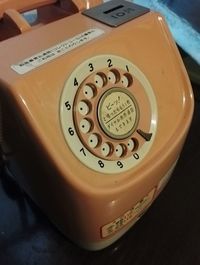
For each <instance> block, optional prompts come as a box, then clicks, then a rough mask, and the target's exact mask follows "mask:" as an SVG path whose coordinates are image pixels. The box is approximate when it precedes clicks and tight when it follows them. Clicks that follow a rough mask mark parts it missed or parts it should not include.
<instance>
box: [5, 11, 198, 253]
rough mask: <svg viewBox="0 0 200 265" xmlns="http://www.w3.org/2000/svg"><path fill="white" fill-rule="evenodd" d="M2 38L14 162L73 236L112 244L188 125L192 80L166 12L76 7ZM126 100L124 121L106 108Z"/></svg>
mask: <svg viewBox="0 0 200 265" xmlns="http://www.w3.org/2000/svg"><path fill="white" fill-rule="evenodd" d="M71 25H73V26H71ZM89 29H97V30H101V31H102V32H103V33H102V34H101V35H100V36H98V37H97V38H95V39H93V40H92V41H90V42H88V43H87V44H84V45H82V46H79V47H78V48H75V49H73V50H71V51H70V52H68V53H65V54H64V55H62V56H60V57H58V58H56V59H54V60H52V61H50V62H47V63H45V64H43V65H41V66H40V67H38V68H36V69H34V70H32V71H29V72H28V73H26V74H23V75H19V74H17V73H16V72H14V71H13V69H11V67H10V66H11V65H13V64H15V63H17V62H19V61H21V60H23V59H25V58H28V57H30V56H32V55H34V54H37V53H38V52H40V51H42V50H45V49H47V48H49V47H51V46H54V45H56V44H59V43H61V42H62V41H63V40H66V39H70V38H72V37H73V36H76V35H78V34H80V33H82V32H85V31H87V30H89ZM0 46H1V51H0V56H1V62H0V66H1V79H0V94H1V95H0V102H1V111H2V125H3V140H4V141H3V145H2V147H3V150H4V153H5V155H6V159H7V160H8V168H9V170H10V171H11V172H12V173H13V175H14V176H15V178H16V179H17V181H18V182H19V183H20V185H21V186H22V187H23V189H24V190H25V191H26V192H27V193H28V194H29V195H30V196H31V198H32V199H33V200H34V201H35V202H36V203H37V204H38V205H39V207H40V208H41V209H42V210H43V211H44V212H45V213H46V215H47V216H48V217H49V218H50V220H51V221H52V222H53V223H55V224H56V226H57V227H58V228H59V230H61V231H62V232H63V233H64V234H66V235H67V236H68V237H69V238H71V239H72V240H73V241H75V242H76V243H78V244H79V245H81V246H83V247H84V248H88V249H101V248H104V247H106V246H107V245H109V244H111V243H112V242H114V241H115V240H117V239H118V238H119V237H120V236H121V235H122V234H123V233H124V232H125V231H127V230H128V229H129V228H130V227H131V226H132V225H133V224H134V223H135V222H136V221H137V220H138V219H139V218H140V216H141V215H142V214H143V212H144V211H145V210H146V209H147V208H148V207H149V206H150V205H151V203H152V202H153V201H154V199H155V198H156V197H157V195H158V194H159V193H160V191H161V190H162V188H163V187H164V186H165V184H166V183H167V181H168V179H169V177H170V175H171V173H172V171H173V168H174V166H175V164H176V162H177V160H178V158H179V155H180V153H181V150H182V148H183V145H184V141H185V138H186V135H187V132H188V129H189V126H190V122H191V118H192V113H193V95H192V89H191V86H190V82H189V79H188V76H187V74H186V71H185V68H184V65H183V63H182V60H181V57H180V55H179V53H178V50H177V47H176V45H175V43H174V41H173V39H172V37H171V34H170V32H169V30H168V28H167V26H166V23H165V21H164V19H163V18H162V16H161V15H160V14H158V13H154V12H148V13H147V14H145V15H143V16H140V17H138V18H136V19H134V20H132V21H130V22H128V23H125V24H123V25H121V26H119V27H116V28H112V27H109V26H107V25H104V24H102V23H100V22H97V21H95V20H92V19H90V18H88V17H86V16H84V15H82V14H81V13H77V14H74V15H72V16H70V17H67V18H64V19H61V20H58V21H56V22H54V23H50V24H48V25H45V26H43V27H39V28H37V29H34V30H32V31H29V32H26V33H25V34H22V35H20V36H17V37H15V38H11V39H8V40H6V41H3V42H2V43H1V44H0ZM16 50H17V51H18V52H17V53H16ZM76 81H77V83H76ZM96 81H98V82H99V83H98V82H97V83H95V82H96ZM122 81H123V82H122ZM85 91H86V92H87V93H86V95H84V93H85ZM2 99H3V100H2ZM127 102H129V103H130V105H127V106H125V105H124V109H123V107H122V109H121V111H122V112H123V114H124V117H125V118H124V120H123V119H122V120H121V122H122V123H123V122H127V124H128V121H126V120H127V119H128V118H127V117H129V116H130V117H129V118H130V122H131V124H129V125H128V126H129V127H128V129H127V130H126V129H125V130H123V129H122V128H121V126H120V124H121V123H120V121H117V118H116V123H115V124H113V125H111V121H110V120H109V121H107V120H106V119H107V118H108V113H106V112H105V110H107V111H108V110H109V109H110V107H111V105H110V104H112V108H114V107H115V108H116V109H117V104H120V103H121V105H122V104H123V103H124V104H125V103H127ZM113 104H114V107H113ZM126 107H127V108H130V111H129V112H128V110H129V109H128V110H127V109H126V110H125V108H126ZM116 111H118V112H117V113H116V115H118V116H119V113H120V110H116ZM131 111H132V112H133V113H132V114H130V112H131ZM110 114H111V113H110ZM106 115H107V116H106ZM112 115H113V114H112ZM126 118H127V119H126ZM113 119H115V117H114V116H113ZM119 120H120V118H119ZM109 122H110V124H109ZM113 122H114V120H113ZM117 123H118V125H116V124H117ZM81 126H83V127H81ZM88 126H89V127H88ZM112 126H113V127H112ZM117 126H118V129H116V128H117ZM111 127H112V128H111ZM70 128H71V129H70ZM113 128H114V129H113ZM95 137H97V138H95ZM88 139H90V140H92V142H90V141H89V140H88ZM95 141H97V142H95ZM95 143H96V144H95ZM100 161H101V162H100Z"/></svg>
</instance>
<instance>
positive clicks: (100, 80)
mask: <svg viewBox="0 0 200 265" xmlns="http://www.w3.org/2000/svg"><path fill="white" fill-rule="evenodd" d="M94 82H95V84H96V86H97V87H98V88H102V87H103V86H105V84H106V83H107V79H106V76H105V74H104V73H97V74H96V75H95V77H94Z"/></svg>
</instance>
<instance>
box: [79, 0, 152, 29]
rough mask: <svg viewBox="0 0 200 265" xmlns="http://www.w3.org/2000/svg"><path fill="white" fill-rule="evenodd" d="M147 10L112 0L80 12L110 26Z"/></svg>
mask: <svg viewBox="0 0 200 265" xmlns="http://www.w3.org/2000/svg"><path fill="white" fill-rule="evenodd" d="M147 12H149V9H148V8H145V7H143V6H140V5H136V4H133V3H131V2H128V1H123V0H112V1H109V2H106V3H104V4H101V5H99V6H96V7H93V8H90V9H87V10H85V11H83V12H82V14H83V15H86V16H88V17H90V18H93V19H95V20H97V21H100V22H102V23H104V24H106V25H109V26H111V27H118V26H120V25H122V24H124V23H126V22H128V21H130V20H133V19H135V18H137V17H139V16H142V15H144V14H146V13H147Z"/></svg>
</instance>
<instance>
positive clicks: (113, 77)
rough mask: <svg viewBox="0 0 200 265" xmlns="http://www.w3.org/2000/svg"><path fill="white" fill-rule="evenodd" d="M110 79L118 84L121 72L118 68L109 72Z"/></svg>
mask: <svg viewBox="0 0 200 265" xmlns="http://www.w3.org/2000/svg"><path fill="white" fill-rule="evenodd" d="M108 80H109V82H111V83H112V84H116V83H117V82H118V81H119V72H118V71H117V70H112V71H110V72H108Z"/></svg>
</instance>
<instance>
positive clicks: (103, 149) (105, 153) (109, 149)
mask: <svg viewBox="0 0 200 265" xmlns="http://www.w3.org/2000/svg"><path fill="white" fill-rule="evenodd" d="M111 152H112V146H111V144H109V143H104V144H103V145H102V146H101V154H102V155H103V156H105V157H106V156H109V155H110V153H111Z"/></svg>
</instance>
